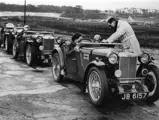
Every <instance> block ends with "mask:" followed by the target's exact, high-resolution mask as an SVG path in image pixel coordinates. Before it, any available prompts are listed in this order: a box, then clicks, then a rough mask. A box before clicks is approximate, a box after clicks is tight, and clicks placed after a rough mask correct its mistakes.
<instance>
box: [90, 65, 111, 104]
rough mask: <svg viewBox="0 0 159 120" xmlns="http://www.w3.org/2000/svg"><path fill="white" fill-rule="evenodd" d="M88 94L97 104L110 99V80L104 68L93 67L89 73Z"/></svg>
mask: <svg viewBox="0 0 159 120" xmlns="http://www.w3.org/2000/svg"><path fill="white" fill-rule="evenodd" d="M87 85H88V94H89V97H90V99H91V102H92V103H93V104H94V105H95V106H97V107H98V106H101V105H103V104H104V102H106V100H107V99H108V93H109V92H108V81H107V76H106V73H105V71H104V70H103V69H99V68H98V67H92V68H91V69H90V70H89V72H88V75H87Z"/></svg>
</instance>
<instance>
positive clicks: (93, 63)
mask: <svg viewBox="0 0 159 120" xmlns="http://www.w3.org/2000/svg"><path fill="white" fill-rule="evenodd" d="M93 66H96V67H99V68H104V67H105V66H106V64H105V63H104V62H103V61H100V60H93V61H91V62H90V63H89V64H88V66H87V67H86V69H85V74H84V83H86V82H87V81H86V80H87V74H88V71H89V69H90V68H91V67H93Z"/></svg>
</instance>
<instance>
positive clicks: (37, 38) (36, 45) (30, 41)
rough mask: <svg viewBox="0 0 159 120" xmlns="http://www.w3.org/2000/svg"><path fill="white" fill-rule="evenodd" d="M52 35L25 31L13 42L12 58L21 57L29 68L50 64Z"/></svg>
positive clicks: (44, 32) (43, 32)
mask: <svg viewBox="0 0 159 120" xmlns="http://www.w3.org/2000/svg"><path fill="white" fill-rule="evenodd" d="M54 39H55V37H54V33H53V32H48V31H25V32H24V34H23V35H22V36H20V37H19V36H17V37H16V38H15V40H14V42H13V52H12V53H13V58H14V59H17V58H21V57H23V58H24V59H25V60H26V63H27V64H28V65H29V66H35V65H37V64H38V63H44V62H46V63H48V62H51V60H52V59H51V52H52V49H53V47H54Z"/></svg>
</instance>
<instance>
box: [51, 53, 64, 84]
mask: <svg viewBox="0 0 159 120" xmlns="http://www.w3.org/2000/svg"><path fill="white" fill-rule="evenodd" d="M52 77H53V80H54V81H55V82H61V81H62V80H63V78H64V76H63V75H61V64H60V56H59V54H58V53H57V52H56V53H53V56H52Z"/></svg>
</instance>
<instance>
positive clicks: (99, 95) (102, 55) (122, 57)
mask: <svg viewBox="0 0 159 120" xmlns="http://www.w3.org/2000/svg"><path fill="white" fill-rule="evenodd" d="M56 41H57V43H58V45H56V46H55V47H54V50H53V51H52V78H53V80H54V81H56V82H62V81H63V80H65V79H64V78H70V79H72V80H75V81H80V82H81V83H83V87H84V90H85V91H87V90H88V94H89V97H90V100H91V102H92V103H93V104H94V105H95V106H101V105H103V104H105V103H106V102H107V100H109V98H110V97H111V98H112V97H115V96H118V97H119V98H120V99H121V100H128V101H129V100H145V101H146V102H148V103H153V102H155V101H157V100H158V98H159V69H158V67H157V66H156V65H155V64H154V62H153V60H154V59H153V56H150V55H149V54H148V53H145V52H143V54H142V55H141V56H130V55H129V54H128V53H127V52H125V51H124V49H123V47H122V44H121V43H111V44H110V43H91V42H90V41H91V40H86V39H83V41H84V42H82V41H81V43H79V46H80V51H73V52H72V53H71V54H69V55H67V54H65V53H66V51H67V49H66V48H67V44H66V43H67V40H62V42H61V40H60V41H59V40H56ZM86 41H87V42H86ZM61 44H63V45H61Z"/></svg>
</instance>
